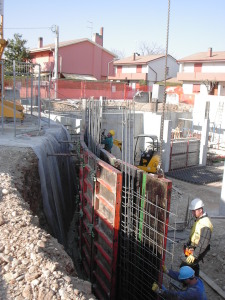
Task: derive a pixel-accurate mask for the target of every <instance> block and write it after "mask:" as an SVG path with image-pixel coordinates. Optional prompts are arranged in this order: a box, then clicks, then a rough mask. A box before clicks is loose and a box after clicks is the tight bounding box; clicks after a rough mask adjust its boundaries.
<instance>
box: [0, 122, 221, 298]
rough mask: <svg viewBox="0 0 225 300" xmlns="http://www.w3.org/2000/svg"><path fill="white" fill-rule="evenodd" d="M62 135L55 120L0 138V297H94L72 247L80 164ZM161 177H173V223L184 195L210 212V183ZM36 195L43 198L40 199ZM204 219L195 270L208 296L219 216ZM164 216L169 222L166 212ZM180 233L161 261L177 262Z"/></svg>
mask: <svg viewBox="0 0 225 300" xmlns="http://www.w3.org/2000/svg"><path fill="white" fill-rule="evenodd" d="M48 132H49V134H48ZM67 138H68V132H66V130H65V127H62V126H61V125H58V126H57V128H53V129H52V130H50V131H48V130H46V131H45V129H43V131H42V132H41V134H40V133H39V134H38V136H35V134H34V135H33V134H31V135H29V134H28V135H27V134H26V135H21V136H20V137H17V138H16V140H17V142H16V143H15V139H14V138H9V139H7V138H6V136H5V137H4V136H2V137H1V145H0V176H1V182H0V194H1V200H0V229H1V230H0V299H3V300H4V299H7V300H8V299H9V300H11V299H16V300H22V299H83V300H84V299H95V298H96V295H94V294H93V285H92V284H91V283H90V282H89V281H88V280H87V279H88V278H87V276H86V275H84V274H85V272H83V267H82V262H81V257H80V254H79V251H77V249H78V247H79V232H78V224H77V222H78V219H79V209H78V210H77V209H75V203H76V202H78V197H79V166H80V163H81V162H80V161H77V156H76V155H74V156H70V155H68V157H67V155H66V154H71V153H73V154H74V152H71V149H70V147H69V145H68V143H63V142H62V141H64V142H65V141H66V139H67ZM5 139H7V142H4V140H5ZM38 139H39V140H38ZM51 140H52V143H50V144H51V145H49V141H51ZM54 140H57V143H55V142H54ZM56 154H59V156H57V155H56ZM60 154H61V156H60ZM62 154H63V155H62ZM68 158H69V159H68ZM40 160H42V163H40ZM51 160H52V163H51V162H50V161H51ZM71 161H72V164H71ZM49 163H50V165H49ZM53 177H54V178H53ZM168 179H169V180H171V181H172V183H173V184H172V191H171V207H170V210H171V212H172V213H174V214H177V215H178V216H179V217H178V221H179V220H180V221H181V223H182V221H184V219H185V214H186V208H187V205H188V201H189V199H190V198H191V197H192V196H193V197H194V196H199V197H201V195H202V196H203V197H205V198H206V203H207V204H206V206H207V208H210V209H211V208H213V209H214V210H215V206H214V203H213V202H212V201H211V199H210V198H211V197H214V199H215V201H217V199H218V197H219V195H218V191H217V190H216V188H214V187H213V186H201V188H200V189H199V188H198V187H197V186H193V185H192V184H189V183H186V182H181V181H179V180H177V179H173V178H171V179H170V178H168ZM45 185H46V186H45ZM218 185H219V184H218ZM218 185H217V187H218ZM49 186H51V188H49ZM215 187H216V184H215ZM44 197H47V198H48V199H49V201H48V202H45V201H44ZM53 198H54V204H53V202H51V199H53ZM55 199H57V200H55ZM62 199H63V201H62ZM46 203H48V206H45V205H46ZM212 220H213V225H214V235H213V238H212V247H211V251H210V254H209V255H208V256H207V258H206V260H205V262H204V264H202V268H201V270H202V271H203V273H204V274H205V275H207V276H206V277H207V278H206V277H205V278H206V281H205V286H206V291H207V296H208V299H224V297H223V294H224V290H225V285H224V277H225V242H224V239H223V235H224V225H225V222H224V219H223V218H221V219H217V218H213V219H212ZM176 221H177V220H176ZM170 222H171V223H173V222H175V221H174V219H173V216H172V217H171V219H170ZM178 223H179V222H178ZM188 233H189V229H188V228H187V229H184V230H181V231H179V230H178V232H177V233H176V242H175V249H174V250H173V256H172V257H171V259H170V257H169V258H166V263H167V264H168V267H170V266H172V268H173V269H177V268H178V266H179V256H180V253H181V252H182V241H183V240H185V239H186V238H187V236H188ZM168 234H169V235H170V234H171V233H170V232H169V233H168ZM170 246H171V245H170V244H169V243H168V247H170ZM173 246H174V244H173ZM170 251H171V250H170ZM171 253H172V251H171ZM208 279H210V280H211V281H212V282H210V280H208ZM125 282H126V281H124V283H125ZM165 282H166V280H165ZM166 283H167V282H166ZM209 283H210V284H209ZM128 286H129V285H128ZM213 287H214V288H213ZM216 289H217V291H216ZM218 290H219V293H218ZM151 297H153V296H152V295H151ZM97 298H98V297H97ZM121 299H122V297H121ZM143 299H144V298H143ZM146 299H147V297H146ZM151 299H154V298H151Z"/></svg>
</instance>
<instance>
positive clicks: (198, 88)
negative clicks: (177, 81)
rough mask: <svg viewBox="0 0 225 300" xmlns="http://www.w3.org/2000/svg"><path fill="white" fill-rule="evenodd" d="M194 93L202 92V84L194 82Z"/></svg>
mask: <svg viewBox="0 0 225 300" xmlns="http://www.w3.org/2000/svg"><path fill="white" fill-rule="evenodd" d="M193 93H200V84H193Z"/></svg>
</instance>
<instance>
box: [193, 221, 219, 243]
mask: <svg viewBox="0 0 225 300" xmlns="http://www.w3.org/2000/svg"><path fill="white" fill-rule="evenodd" d="M204 227H208V228H209V229H210V231H211V233H212V231H213V225H212V223H211V221H210V219H209V217H208V216H207V215H205V216H204V215H203V216H202V217H201V218H200V219H197V220H196V221H195V223H194V225H193V227H192V229H191V233H190V241H191V244H192V246H194V247H196V246H197V245H198V243H199V240H200V237H201V229H202V228H204Z"/></svg>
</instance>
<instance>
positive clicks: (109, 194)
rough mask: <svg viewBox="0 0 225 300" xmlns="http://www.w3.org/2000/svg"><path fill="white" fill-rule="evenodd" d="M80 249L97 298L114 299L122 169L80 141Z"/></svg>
mask: <svg viewBox="0 0 225 300" xmlns="http://www.w3.org/2000/svg"><path fill="white" fill-rule="evenodd" d="M81 151H82V155H83V166H81V169H80V189H81V191H80V199H81V202H80V211H81V217H80V253H81V258H82V264H83V267H84V270H85V272H86V274H87V276H88V277H89V279H90V281H91V283H92V289H93V292H94V293H95V295H96V296H97V297H98V299H116V278H117V277H116V276H117V260H118V235H119V227H120V208H121V195H122V173H121V172H120V171H119V170H117V169H115V168H114V167H112V166H110V165H108V164H107V163H106V162H103V161H102V160H100V159H99V158H97V157H96V156H95V155H94V154H93V153H92V152H90V151H89V150H88V149H87V148H86V147H85V145H84V143H83V142H81Z"/></svg>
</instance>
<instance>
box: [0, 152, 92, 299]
mask: <svg viewBox="0 0 225 300" xmlns="http://www.w3.org/2000/svg"><path fill="white" fill-rule="evenodd" d="M0 150H1V154H0V299H1V300H11V299H12V300H22V299H27V300H28V299H30V300H35V299H37V300H41V299H43V300H44V299H45V300H47V299H49V300H50V299H51V300H56V299H57V300H58V299H66V300H69V299H73V300H74V299H82V300H84V299H89V300H90V299H95V297H94V296H93V295H92V294H91V284H90V283H89V282H87V281H84V280H81V279H79V278H78V277H77V276H76V271H75V269H74V264H73V261H72V259H71V258H70V257H69V255H68V254H67V253H66V252H65V250H64V247H63V246H62V245H61V244H59V243H58V241H57V240H56V239H55V238H54V237H52V236H51V235H50V234H49V233H47V231H45V230H44V229H41V228H40V227H39V218H38V217H37V216H35V215H34V214H33V213H32V211H31V210H30V204H29V203H27V202H25V201H24V199H23V198H22V197H21V194H20V193H19V192H18V189H17V188H16V182H15V180H17V181H18V178H20V180H21V177H20V176H18V175H19V173H20V172H21V170H22V169H20V168H19V165H18V164H16V166H15V168H14V169H13V164H14V162H15V160H17V161H23V163H24V155H25V153H24V152H23V151H22V152H21V151H20V152H18V155H17V156H16V153H17V152H16V151H14V153H13V158H14V159H12V157H10V156H9V155H8V153H9V150H10V151H11V148H8V147H1V149H0ZM7 157H8V158H7ZM13 161H14V162H13ZM27 163H28V164H29V162H28V161H27ZM3 169H4V171H2V170H3ZM12 173H13V174H12ZM15 173H17V176H15ZM22 175H23V174H22ZM22 177H23V176H22ZM16 178H17V179H16ZM17 183H18V182H17ZM31 189H32V187H31ZM30 200H31V201H32V199H30Z"/></svg>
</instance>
